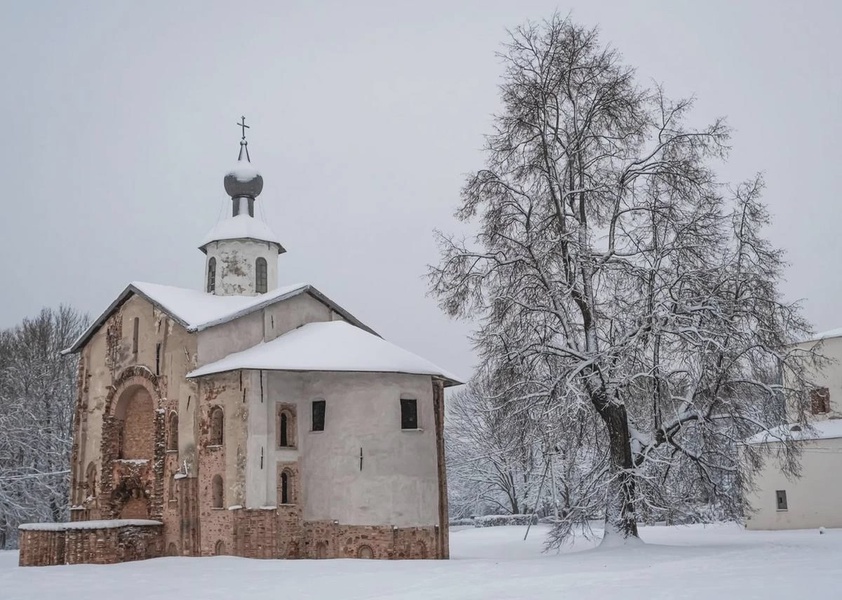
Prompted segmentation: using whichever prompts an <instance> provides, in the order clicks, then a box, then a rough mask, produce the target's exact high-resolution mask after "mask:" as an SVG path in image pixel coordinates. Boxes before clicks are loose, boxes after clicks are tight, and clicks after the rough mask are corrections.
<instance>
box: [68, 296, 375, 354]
mask: <svg viewBox="0 0 842 600" xmlns="http://www.w3.org/2000/svg"><path fill="white" fill-rule="evenodd" d="M133 294H136V295H138V296H140V297H142V298H145V299H146V300H148V301H149V302H150V303H151V304H153V305H154V306H156V307H158V308H159V309H160V310H163V311H164V312H165V313H167V314H168V315H169V316H170V317H172V318H173V319H174V320H175V321H176V322H177V323H178V324H179V325H181V326H182V327H184V328H185V329H186V330H187V331H191V332H194V331H202V330H203V329H207V328H209V327H214V326H215V325H221V324H222V323H227V322H228V321H233V320H234V319H237V318H239V317H242V316H244V315H247V314H249V313H251V312H254V311H257V310H261V309H263V308H265V307H267V306H269V305H271V304H275V303H276V302H281V301H283V300H287V299H288V298H292V297H293V296H298V295H299V294H309V295H310V296H312V297H313V298H315V299H316V300H318V301H319V302H321V303H322V304H325V305H326V306H328V307H329V308H331V309H332V310H334V311H336V312H337V313H338V314H340V315H342V318H343V319H345V320H347V321H348V322H349V323H353V324H354V325H356V326H357V327H360V328H362V329H364V330H366V331H368V332H370V333H372V334H374V335H377V334H376V333H375V332H374V331H372V330H371V329H370V328H369V327H368V326H367V325H365V324H364V323H362V322H361V321H360V320H359V319H357V318H356V317H354V315H352V314H351V313H349V312H348V311H347V310H345V309H344V308H342V307H341V306H339V305H338V304H336V303H335V302H334V301H333V300H331V299H330V298H328V297H327V296H325V295H324V294H322V293H321V292H320V291H319V290H317V289H316V288H314V287H313V286H311V285H309V284H307V283H296V284H293V285H288V286H285V287H281V288H278V289H276V290H272V291H270V292H268V293H266V294H260V295H258V296H215V295H213V294H208V293H206V292H200V291H198V290H191V289H187V288H179V287H174V286H170V285H160V284H157V283H144V282H141V281H135V282H133V283H130V284H129V285H128V286H127V287H126V289H124V290H123V292H122V293H121V294H120V295H119V296H117V298H116V300H114V302H112V303H111V305H110V306H109V307H108V308H107V309H105V311H104V312H103V313H102V314H101V315H100V316H99V317H98V318H97V319H96V320H94V321H93V322H92V323H91V325H90V326H89V327H88V328H87V329H86V330H85V331H84V332H83V333H82V335H80V336H79V337H78V338H77V339H76V341H75V342H73V345H71V346H70V347H69V348H67V349H66V350H64V353H70V352H78V351H79V349H80V348H81V347H82V346H83V345H84V344H85V343H86V342H87V341H88V340H89V339H90V338H91V336H92V335H93V334H94V333H95V332H96V331H97V330H98V329H99V328H100V327H101V326H102V324H103V323H105V321H106V319H108V317H109V316H111V313H113V312H114V311H115V310H116V309H117V308H118V307H119V306H120V305H122V304H123V302H125V301H126V300H128V299H129V298H130V297H131V296H132V295H133Z"/></svg>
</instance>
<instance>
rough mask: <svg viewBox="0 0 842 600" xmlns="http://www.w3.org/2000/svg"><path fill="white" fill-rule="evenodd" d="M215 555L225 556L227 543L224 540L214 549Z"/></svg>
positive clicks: (217, 543)
mask: <svg viewBox="0 0 842 600" xmlns="http://www.w3.org/2000/svg"><path fill="white" fill-rule="evenodd" d="M213 553H214V554H215V555H217V556H223V555H224V554H225V542H223V541H222V540H219V541H218V542H216V545H215V546H214V547H213Z"/></svg>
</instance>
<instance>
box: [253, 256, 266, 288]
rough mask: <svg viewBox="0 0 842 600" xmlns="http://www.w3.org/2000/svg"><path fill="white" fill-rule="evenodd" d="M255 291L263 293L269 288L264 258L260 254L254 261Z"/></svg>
mask: <svg viewBox="0 0 842 600" xmlns="http://www.w3.org/2000/svg"><path fill="white" fill-rule="evenodd" d="M254 272H255V291H256V292H257V293H258V294H265V293H266V290H267V289H268V288H269V282H268V275H267V270H266V259H265V258H263V257H262V256H261V257H260V258H258V259H257V261H255V264H254Z"/></svg>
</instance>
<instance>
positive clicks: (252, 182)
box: [225, 140, 263, 199]
mask: <svg viewBox="0 0 842 600" xmlns="http://www.w3.org/2000/svg"><path fill="white" fill-rule="evenodd" d="M262 191H263V177H261V175H260V173H259V172H258V170H257V168H256V167H255V166H254V165H253V164H251V159H250V158H249V149H248V142H247V141H246V140H241V141H240V156H239V158H238V159H237V164H236V165H235V166H234V168H232V169H231V170H230V171H228V173H226V174H225V192H226V193H227V194H228V195H229V196H231V197H232V198H252V199H253V198H256V197H257V196H259V195H260V192H262Z"/></svg>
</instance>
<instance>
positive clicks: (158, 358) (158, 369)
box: [155, 344, 161, 375]
mask: <svg viewBox="0 0 842 600" xmlns="http://www.w3.org/2000/svg"><path fill="white" fill-rule="evenodd" d="M160 374H161V344H155V375H160Z"/></svg>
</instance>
